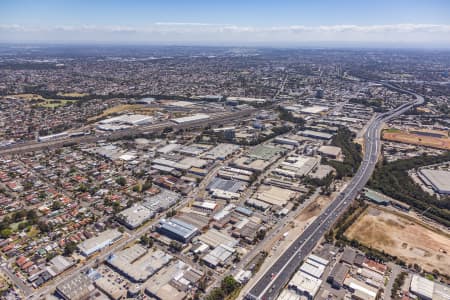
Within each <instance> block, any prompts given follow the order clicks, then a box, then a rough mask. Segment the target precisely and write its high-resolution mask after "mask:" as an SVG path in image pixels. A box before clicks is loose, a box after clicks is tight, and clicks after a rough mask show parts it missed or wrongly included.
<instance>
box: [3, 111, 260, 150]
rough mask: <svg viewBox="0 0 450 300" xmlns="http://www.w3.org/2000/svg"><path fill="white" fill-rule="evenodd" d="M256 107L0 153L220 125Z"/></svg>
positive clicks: (28, 144) (22, 146)
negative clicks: (188, 120) (178, 122)
mask: <svg viewBox="0 0 450 300" xmlns="http://www.w3.org/2000/svg"><path fill="white" fill-rule="evenodd" d="M255 111H256V109H255V108H249V109H244V110H239V111H231V112H230V111H227V112H221V113H214V114H211V115H210V118H208V119H202V120H198V121H191V122H186V123H182V124H177V123H174V122H171V121H164V122H160V123H158V124H151V125H145V126H137V127H133V128H130V129H125V130H120V131H115V132H111V133H102V134H96V135H86V136H78V137H68V138H62V139H56V140H51V141H46V142H34V141H33V142H32V141H30V142H25V143H19V144H13V145H10V146H6V147H0V155H5V154H14V153H23V152H31V151H37V150H42V149H47V148H58V147H64V146H65V145H71V144H80V143H93V142H96V141H100V140H106V139H120V138H123V137H127V136H133V135H138V134H152V133H158V132H162V131H163V130H164V129H166V128H171V129H173V130H179V129H188V128H195V127H203V126H207V125H218V124H222V123H224V122H229V121H233V120H236V119H240V118H242V117H244V116H246V115H249V114H251V113H253V112H255Z"/></svg>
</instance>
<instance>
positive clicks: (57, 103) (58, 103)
mask: <svg viewBox="0 0 450 300" xmlns="http://www.w3.org/2000/svg"><path fill="white" fill-rule="evenodd" d="M75 101H76V100H44V101H41V102H39V104H38V106H41V107H46V108H56V107H60V106H64V105H68V104H70V103H73V102H75Z"/></svg>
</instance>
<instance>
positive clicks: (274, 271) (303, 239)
mask: <svg viewBox="0 0 450 300" xmlns="http://www.w3.org/2000/svg"><path fill="white" fill-rule="evenodd" d="M383 84H384V83H383ZM385 85H386V86H387V87H389V88H393V89H396V90H398V91H400V92H404V93H408V94H411V95H414V96H415V97H416V100H415V101H414V102H413V103H407V104H404V105H401V106H399V107H397V108H395V109H392V110H391V111H388V112H386V113H383V114H380V115H379V116H377V117H376V118H375V119H372V121H371V123H370V124H369V126H368V128H367V131H366V134H365V135H364V140H365V149H364V150H365V151H364V158H363V161H362V163H361V166H360V167H359V169H358V171H357V172H356V174H355V176H354V177H353V179H352V180H351V182H350V183H349V184H348V185H347V187H346V188H345V189H344V190H343V191H342V192H341V193H340V194H339V195H338V196H337V197H336V198H335V199H334V200H333V201H332V202H331V204H330V205H329V206H328V207H327V208H326V209H325V210H324V211H323V212H322V214H321V215H320V216H319V217H317V219H315V220H314V221H313V222H312V223H311V224H310V225H309V226H308V227H307V228H306V229H305V231H304V232H303V233H302V234H301V235H300V236H299V237H298V238H297V239H296V240H295V241H294V242H293V243H292V244H291V246H290V247H289V248H288V249H287V250H286V251H285V252H284V253H283V254H282V255H281V256H280V257H279V258H278V260H276V261H275V262H274V263H273V264H272V266H270V268H268V269H267V270H266V272H265V273H264V274H263V275H262V276H261V277H260V278H259V280H258V281H257V282H256V283H255V284H254V286H253V287H252V288H251V289H250V292H249V293H248V294H247V295H246V296H245V298H246V299H266V300H269V299H276V297H277V296H278V294H279V292H280V291H281V289H282V288H283V287H284V286H285V285H286V284H287V282H288V281H289V279H290V278H291V276H292V275H293V274H294V272H295V271H296V270H297V268H298V267H299V266H300V264H301V262H302V261H303V260H304V259H305V257H306V256H307V255H308V254H309V253H310V252H311V251H312V250H313V248H314V247H315V245H316V244H317V242H318V241H319V240H320V239H321V237H322V236H323V234H324V233H325V232H326V231H327V230H329V229H330V228H331V226H332V224H333V223H334V222H336V220H337V219H338V218H339V216H340V215H341V214H342V213H343V212H344V211H345V210H346V209H347V208H348V207H349V205H350V204H351V202H352V201H353V199H354V198H355V197H356V195H357V194H358V193H359V192H360V191H361V190H362V189H363V187H364V186H365V185H366V183H367V181H368V180H369V178H370V176H371V174H372V172H373V170H374V168H375V165H376V163H377V159H378V155H379V151H380V143H381V142H380V137H379V136H380V131H381V127H382V125H383V123H384V122H386V121H388V120H390V119H392V118H394V117H397V116H399V115H401V114H402V113H404V112H405V111H406V110H408V109H409V108H411V107H412V106H414V105H419V104H422V103H423V102H424V99H423V97H422V96H420V95H417V94H414V93H412V92H410V91H406V90H403V89H400V88H398V87H393V86H390V85H388V84H385Z"/></svg>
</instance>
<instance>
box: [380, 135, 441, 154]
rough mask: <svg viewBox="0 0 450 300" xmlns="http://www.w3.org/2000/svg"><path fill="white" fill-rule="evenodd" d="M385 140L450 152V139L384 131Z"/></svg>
mask: <svg viewBox="0 0 450 300" xmlns="http://www.w3.org/2000/svg"><path fill="white" fill-rule="evenodd" d="M383 139H385V140H388V141H393V142H400V143H405V144H413V145H421V146H427V147H432V148H437V149H446V150H450V138H448V137H447V138H438V137H431V136H424V135H418V134H413V133H409V132H404V131H400V130H398V131H395V130H387V131H383Z"/></svg>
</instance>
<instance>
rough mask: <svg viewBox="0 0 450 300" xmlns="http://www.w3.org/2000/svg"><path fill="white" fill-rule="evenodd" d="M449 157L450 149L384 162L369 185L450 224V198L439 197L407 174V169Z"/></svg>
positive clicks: (446, 159)
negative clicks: (441, 153)
mask: <svg viewBox="0 0 450 300" xmlns="http://www.w3.org/2000/svg"><path fill="white" fill-rule="evenodd" d="M446 161H450V152H447V153H445V154H443V155H439V156H428V155H421V156H418V157H414V158H409V159H404V160H397V161H394V162H390V163H387V162H383V163H382V164H381V165H379V166H378V167H377V168H376V170H375V172H374V174H373V175H372V178H371V179H370V181H369V187H370V188H372V189H375V190H379V191H381V192H382V193H384V194H386V195H388V196H390V197H392V198H394V199H397V200H400V201H402V202H405V203H407V204H409V205H411V206H412V207H413V208H415V209H416V210H418V211H420V212H424V215H425V216H427V217H429V218H431V219H433V220H435V221H437V222H440V223H442V224H444V225H445V226H450V198H449V197H446V198H442V199H438V198H437V197H436V196H434V195H430V194H429V193H427V192H425V191H424V190H423V189H422V188H421V187H420V186H419V185H418V184H417V183H416V182H414V181H413V180H412V179H411V177H410V176H409V175H408V171H409V170H412V169H414V168H418V167H421V166H427V165H432V164H437V163H442V162H446Z"/></svg>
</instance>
